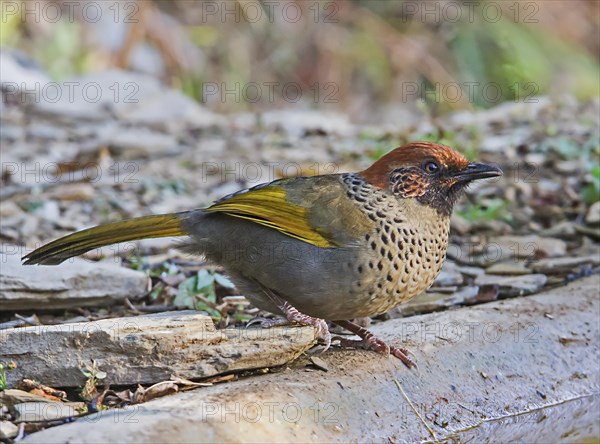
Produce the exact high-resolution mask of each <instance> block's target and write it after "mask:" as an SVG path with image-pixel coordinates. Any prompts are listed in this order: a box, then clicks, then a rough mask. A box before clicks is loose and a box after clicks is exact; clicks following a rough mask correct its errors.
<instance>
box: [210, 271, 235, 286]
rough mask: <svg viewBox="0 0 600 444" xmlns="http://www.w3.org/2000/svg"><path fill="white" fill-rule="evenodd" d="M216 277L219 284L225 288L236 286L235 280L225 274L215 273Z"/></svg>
mask: <svg viewBox="0 0 600 444" xmlns="http://www.w3.org/2000/svg"><path fill="white" fill-rule="evenodd" d="M214 277H215V281H216V282H217V284H219V285H220V286H221V287H224V288H234V287H235V284H234V283H233V282H231V281H230V280H229V278H228V277H227V276H225V275H222V274H219V273H215V274H214Z"/></svg>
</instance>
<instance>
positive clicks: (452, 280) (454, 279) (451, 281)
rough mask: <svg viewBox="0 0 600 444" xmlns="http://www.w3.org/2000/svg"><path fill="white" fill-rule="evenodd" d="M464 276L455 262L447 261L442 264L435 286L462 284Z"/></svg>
mask: <svg viewBox="0 0 600 444" xmlns="http://www.w3.org/2000/svg"><path fill="white" fill-rule="evenodd" d="M462 283H463V277H462V274H461V272H460V270H459V269H458V267H457V265H456V264H455V263H454V262H451V261H446V262H444V265H443V266H442V271H441V272H440V274H439V275H438V277H437V278H436V279H435V281H434V282H433V286H434V287H452V286H456V285H462Z"/></svg>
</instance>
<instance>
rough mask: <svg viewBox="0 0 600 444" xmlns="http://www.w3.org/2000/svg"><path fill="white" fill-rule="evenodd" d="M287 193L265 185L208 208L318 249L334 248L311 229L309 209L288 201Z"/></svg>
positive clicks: (227, 198)
mask: <svg viewBox="0 0 600 444" xmlns="http://www.w3.org/2000/svg"><path fill="white" fill-rule="evenodd" d="M286 195H287V191H286V190H285V189H283V188H282V187H280V186H278V185H266V186H261V187H258V188H253V189H250V190H248V191H244V192H242V193H237V194H233V195H232V196H229V197H226V198H224V199H222V200H220V201H217V202H216V203H214V204H213V205H211V206H210V207H208V208H206V211H208V212H219V213H224V214H228V215H230V216H233V217H239V218H242V219H247V220H250V221H252V222H255V223H257V224H260V225H264V226H266V227H270V228H273V229H275V230H277V231H280V232H281V233H283V234H286V235H288V236H291V237H294V238H296V239H300V240H302V241H304V242H308V243H310V244H312V245H315V246H317V247H323V248H328V247H333V246H334V243H333V242H332V241H331V240H330V239H328V238H326V237H324V236H323V234H322V233H319V232H318V231H316V230H315V229H314V228H313V227H311V225H310V223H309V220H308V211H309V209H308V208H305V207H302V206H300V205H296V204H294V203H292V202H289V201H288V200H287V198H286Z"/></svg>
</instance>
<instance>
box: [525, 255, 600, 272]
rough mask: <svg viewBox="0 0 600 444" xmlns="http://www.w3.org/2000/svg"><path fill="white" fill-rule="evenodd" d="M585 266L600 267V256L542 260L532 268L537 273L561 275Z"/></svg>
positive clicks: (532, 265)
mask: <svg viewBox="0 0 600 444" xmlns="http://www.w3.org/2000/svg"><path fill="white" fill-rule="evenodd" d="M584 264H592V265H594V266H597V265H600V256H599V255H597V254H591V255H589V256H580V257H560V258H548V259H541V260H539V261H536V262H533V263H532V264H531V268H532V269H533V271H535V272H536V273H545V274H549V273H561V272H568V271H571V270H572V269H573V268H575V267H578V266H580V265H584Z"/></svg>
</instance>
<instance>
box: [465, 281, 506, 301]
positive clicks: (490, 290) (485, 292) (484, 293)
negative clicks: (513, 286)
mask: <svg viewBox="0 0 600 444" xmlns="http://www.w3.org/2000/svg"><path fill="white" fill-rule="evenodd" d="M475 288H477V287H475ZM498 296H500V292H499V287H498V286H497V285H482V286H481V287H479V291H478V292H477V293H476V294H475V295H474V296H473V297H469V298H465V305H475V304H483V303H486V302H493V301H496V300H498Z"/></svg>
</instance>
